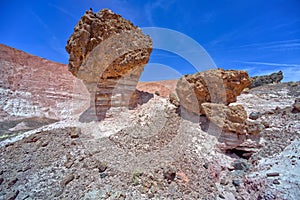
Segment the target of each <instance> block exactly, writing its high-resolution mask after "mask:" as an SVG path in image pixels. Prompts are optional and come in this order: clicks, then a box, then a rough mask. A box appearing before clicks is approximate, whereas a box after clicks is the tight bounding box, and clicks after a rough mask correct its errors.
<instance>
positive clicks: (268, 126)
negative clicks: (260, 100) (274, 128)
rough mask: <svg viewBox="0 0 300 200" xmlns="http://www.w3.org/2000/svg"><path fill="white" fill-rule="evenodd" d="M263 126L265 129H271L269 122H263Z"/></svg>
mask: <svg viewBox="0 0 300 200" xmlns="http://www.w3.org/2000/svg"><path fill="white" fill-rule="evenodd" d="M261 124H262V125H263V126H264V127H265V128H270V123H269V122H267V121H265V120H264V121H262V122H261Z"/></svg>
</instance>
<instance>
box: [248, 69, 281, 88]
mask: <svg viewBox="0 0 300 200" xmlns="http://www.w3.org/2000/svg"><path fill="white" fill-rule="evenodd" d="M282 79H283V73H282V71H279V72H276V73H272V74H270V75H264V76H254V77H251V82H252V83H251V86H250V87H251V88H254V87H258V86H262V85H266V84H270V83H279V82H280V81H281V80H282Z"/></svg>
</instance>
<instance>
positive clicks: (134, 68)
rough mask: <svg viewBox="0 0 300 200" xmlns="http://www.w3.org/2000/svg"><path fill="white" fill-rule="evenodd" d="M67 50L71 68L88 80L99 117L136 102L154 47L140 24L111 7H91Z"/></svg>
mask: <svg viewBox="0 0 300 200" xmlns="http://www.w3.org/2000/svg"><path fill="white" fill-rule="evenodd" d="M66 50H67V52H68V53H69V54H70V59H69V70H70V71H71V72H72V73H73V75H74V76H76V77H78V78H79V79H81V80H83V82H84V83H85V85H86V87H87V89H88V91H89V92H90V94H91V107H95V108H96V116H97V119H98V120H101V119H103V118H104V117H105V113H106V111H107V110H108V109H109V108H110V107H111V106H113V107H120V106H128V107H132V106H134V105H135V104H136V100H135V99H136V93H135V88H136V84H137V82H138V80H139V77H140V75H141V73H142V71H143V69H144V66H145V64H146V63H147V62H148V60H149V56H150V53H151V51H152V41H151V39H150V37H149V36H145V35H144V34H143V33H142V31H141V30H140V29H139V28H138V27H136V26H134V25H133V24H132V23H131V22H130V21H128V20H126V19H124V18H122V17H121V16H120V15H117V14H115V13H113V12H112V11H111V10H108V9H103V10H101V11H99V12H98V13H93V12H92V11H91V10H90V11H87V12H86V13H85V14H84V15H83V16H82V18H81V19H80V20H79V22H78V24H77V25H76V27H75V28H74V33H73V34H72V35H71V36H70V38H69V40H68V43H67V46H66Z"/></svg>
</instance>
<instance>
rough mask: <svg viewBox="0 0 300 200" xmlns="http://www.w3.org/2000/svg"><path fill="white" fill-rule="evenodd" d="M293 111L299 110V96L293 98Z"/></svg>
mask: <svg viewBox="0 0 300 200" xmlns="http://www.w3.org/2000/svg"><path fill="white" fill-rule="evenodd" d="M292 112H293V113H298V112H300V98H298V99H295V103H294V104H293V110H292Z"/></svg>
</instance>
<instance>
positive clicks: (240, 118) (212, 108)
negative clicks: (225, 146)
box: [201, 103, 247, 135]
mask: <svg viewBox="0 0 300 200" xmlns="http://www.w3.org/2000/svg"><path fill="white" fill-rule="evenodd" d="M201 106H202V108H203V112H204V114H205V116H206V117H207V118H208V119H209V120H210V121H211V122H213V123H214V124H215V125H217V126H218V127H219V128H220V129H221V130H222V131H224V132H232V133H236V134H240V135H245V134H246V130H245V124H246V119H247V112H246V111H245V109H244V107H243V106H242V105H234V106H226V105H224V104H216V103H203V104H202V105H201Z"/></svg>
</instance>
